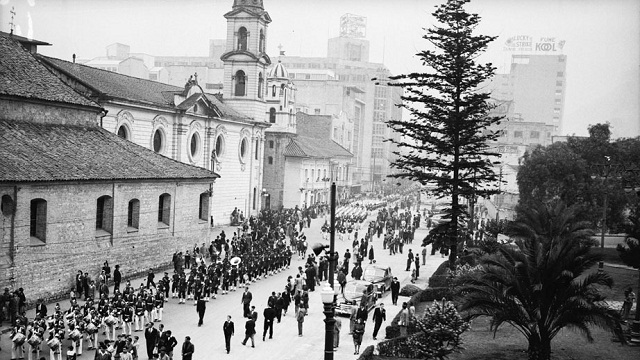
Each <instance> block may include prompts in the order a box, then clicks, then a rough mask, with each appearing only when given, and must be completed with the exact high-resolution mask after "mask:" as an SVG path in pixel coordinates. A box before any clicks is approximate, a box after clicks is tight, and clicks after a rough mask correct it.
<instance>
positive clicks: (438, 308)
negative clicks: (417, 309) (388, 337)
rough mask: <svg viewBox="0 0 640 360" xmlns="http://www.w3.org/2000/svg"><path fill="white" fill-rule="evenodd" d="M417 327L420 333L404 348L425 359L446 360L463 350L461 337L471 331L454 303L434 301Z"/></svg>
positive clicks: (410, 339) (412, 337) (407, 342)
mask: <svg viewBox="0 0 640 360" xmlns="http://www.w3.org/2000/svg"><path fill="white" fill-rule="evenodd" d="M415 326H416V327H417V328H418V332H417V333H416V334H415V335H412V336H409V337H407V340H406V343H405V344H404V346H405V347H408V348H411V349H413V351H415V352H416V353H417V354H418V355H419V356H420V357H421V358H424V359H430V358H436V359H444V358H446V357H447V356H448V355H449V354H451V353H453V352H459V351H461V350H462V339H461V335H462V333H464V332H465V331H467V330H468V329H469V322H468V321H464V320H463V319H462V317H461V316H460V314H458V311H457V310H456V307H455V305H454V304H453V303H451V302H445V301H442V302H440V301H434V303H433V305H431V306H430V307H429V308H427V311H426V313H425V315H424V317H423V318H421V319H418V320H417V321H416V324H415Z"/></svg>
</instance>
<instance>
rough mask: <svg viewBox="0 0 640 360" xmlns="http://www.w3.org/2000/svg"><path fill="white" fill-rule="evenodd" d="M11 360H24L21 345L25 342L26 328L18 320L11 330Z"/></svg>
mask: <svg viewBox="0 0 640 360" xmlns="http://www.w3.org/2000/svg"><path fill="white" fill-rule="evenodd" d="M9 338H10V339H11V359H18V358H20V359H24V354H23V353H24V350H23V349H22V345H23V344H24V343H25V341H26V340H27V334H26V327H25V326H24V325H23V324H22V321H20V320H19V319H18V320H16V321H15V326H13V327H12V328H11V335H10V336H9Z"/></svg>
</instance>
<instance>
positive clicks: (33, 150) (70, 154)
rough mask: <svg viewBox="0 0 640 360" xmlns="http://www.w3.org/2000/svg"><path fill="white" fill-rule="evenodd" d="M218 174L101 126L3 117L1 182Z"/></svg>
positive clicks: (0, 124) (0, 125)
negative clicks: (155, 150) (176, 158)
mask: <svg viewBox="0 0 640 360" xmlns="http://www.w3.org/2000/svg"><path fill="white" fill-rule="evenodd" d="M218 177H219V175H217V174H215V173H214V172H211V171H209V170H206V169H203V168H200V167H196V166H192V165H187V164H184V163H181V162H179V161H175V160H172V159H170V158H167V157H164V156H162V155H159V154H156V153H155V152H153V151H151V150H149V149H146V148H144V147H142V146H139V145H136V144H134V143H132V142H130V141H127V140H124V139H122V138H120V137H118V136H117V135H115V134H112V133H110V132H109V131H107V130H104V129H102V128H100V127H79V126H69V125H54V124H38V123H30V122H16V121H7V120H0V182H31V181H34V182H42V181H83V180H128V179H135V180H158V179H194V180H195V179H199V180H213V179H215V178H218Z"/></svg>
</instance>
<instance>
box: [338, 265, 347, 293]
mask: <svg viewBox="0 0 640 360" xmlns="http://www.w3.org/2000/svg"><path fill="white" fill-rule="evenodd" d="M337 280H338V284H340V293H344V286H345V285H347V275H346V274H345V273H344V271H343V269H340V270H338V278H337Z"/></svg>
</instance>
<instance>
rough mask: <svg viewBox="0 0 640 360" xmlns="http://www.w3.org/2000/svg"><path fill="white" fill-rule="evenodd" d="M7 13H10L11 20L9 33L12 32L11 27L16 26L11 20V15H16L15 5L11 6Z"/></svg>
mask: <svg viewBox="0 0 640 360" xmlns="http://www.w3.org/2000/svg"><path fill="white" fill-rule="evenodd" d="M9 13H11V22H10V23H9V28H10V29H11V34H13V29H14V28H15V27H16V24H15V23H14V22H13V17H14V16H15V15H16V7H15V6H12V7H11V11H9Z"/></svg>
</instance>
